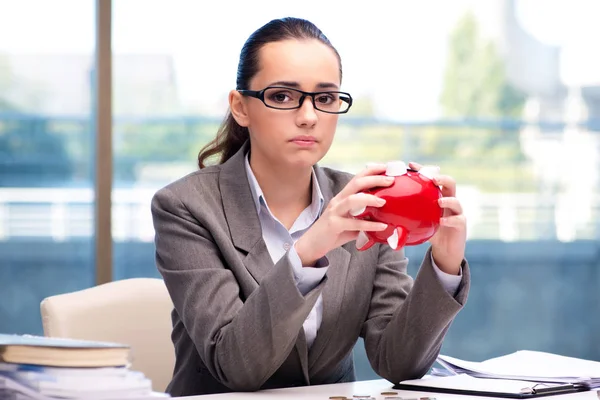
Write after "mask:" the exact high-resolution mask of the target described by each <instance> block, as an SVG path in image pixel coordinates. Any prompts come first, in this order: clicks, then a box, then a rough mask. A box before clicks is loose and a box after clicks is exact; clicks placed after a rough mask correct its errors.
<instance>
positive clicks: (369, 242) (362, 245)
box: [356, 231, 375, 251]
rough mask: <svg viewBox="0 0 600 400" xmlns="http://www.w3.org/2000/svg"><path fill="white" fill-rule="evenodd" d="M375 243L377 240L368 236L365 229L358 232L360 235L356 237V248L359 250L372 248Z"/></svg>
mask: <svg viewBox="0 0 600 400" xmlns="http://www.w3.org/2000/svg"><path fill="white" fill-rule="evenodd" d="M374 244H375V241H374V240H373V239H371V238H370V237H368V236H367V234H366V233H364V232H363V231H360V232H358V237H357V238H356V249H357V250H358V251H365V250H367V249H370V248H371V247H372V246H373V245H374Z"/></svg>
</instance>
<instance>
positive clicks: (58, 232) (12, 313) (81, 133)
mask: <svg viewBox="0 0 600 400" xmlns="http://www.w3.org/2000/svg"><path fill="white" fill-rule="evenodd" d="M94 16H95V11H94V2H93V1H89V0H87V1H81V0H70V1H69V0H58V1H52V2H45V1H32V0H25V1H18V2H14V1H9V0H1V1H0V332H4V333H12V332H18V333H36V334H39V333H41V331H42V324H41V319H40V314H39V303H40V301H41V300H42V299H43V298H44V297H46V296H49V295H53V294H56V293H61V292H67V291H72V290H77V289H81V288H85V287H89V286H91V285H93V284H94V257H93V237H94V221H93V219H94V209H93V207H94V190H93V179H92V176H93V158H94V129H93V122H92V118H91V116H92V115H93V114H94V111H93V103H94V102H93V97H94V93H93V89H92V88H93V85H92V79H93V75H94V40H95V37H94V36H95V34H94Z"/></svg>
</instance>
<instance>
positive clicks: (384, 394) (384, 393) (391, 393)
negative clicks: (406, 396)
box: [381, 392, 398, 396]
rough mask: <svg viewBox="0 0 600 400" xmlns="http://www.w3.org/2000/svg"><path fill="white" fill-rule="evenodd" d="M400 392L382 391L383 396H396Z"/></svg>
mask: <svg viewBox="0 0 600 400" xmlns="http://www.w3.org/2000/svg"><path fill="white" fill-rule="evenodd" d="M397 394H398V392H381V395H382V396H395V395H397Z"/></svg>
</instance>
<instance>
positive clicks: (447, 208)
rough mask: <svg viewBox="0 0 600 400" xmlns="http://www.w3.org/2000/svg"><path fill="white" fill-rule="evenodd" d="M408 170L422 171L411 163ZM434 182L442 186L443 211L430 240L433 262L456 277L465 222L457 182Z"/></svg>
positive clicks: (440, 178) (442, 179) (443, 178)
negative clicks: (457, 192)
mask: <svg viewBox="0 0 600 400" xmlns="http://www.w3.org/2000/svg"><path fill="white" fill-rule="evenodd" d="M409 166H410V168H412V169H414V170H417V171H418V170H419V169H421V167H422V165H420V164H417V163H413V162H411V163H409ZM433 182H434V183H435V184H436V185H438V186H441V190H442V198H440V199H439V204H440V207H442V209H443V210H444V212H443V215H442V218H440V227H439V229H438V231H437V232H436V233H435V235H433V237H432V238H431V239H429V242H430V243H431V252H432V255H433V260H434V261H435V264H436V265H437V266H438V268H439V269H440V270H442V271H444V272H446V273H448V274H453V275H458V273H459V272H460V266H461V263H462V261H463V259H464V258H465V246H466V243H467V220H466V218H465V215H464V214H463V209H462V206H461V204H460V201H458V199H457V198H456V197H455V196H456V181H455V180H454V179H453V178H452V177H450V176H447V175H436V176H434V177H433Z"/></svg>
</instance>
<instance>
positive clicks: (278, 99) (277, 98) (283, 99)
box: [271, 92, 291, 103]
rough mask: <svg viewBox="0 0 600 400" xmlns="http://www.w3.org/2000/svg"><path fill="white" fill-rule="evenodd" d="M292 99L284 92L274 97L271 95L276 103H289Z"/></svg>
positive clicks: (275, 94)
mask: <svg viewBox="0 0 600 400" xmlns="http://www.w3.org/2000/svg"><path fill="white" fill-rule="evenodd" d="M290 99H291V97H290V96H289V95H288V94H286V93H283V92H280V93H274V94H273V95H271V100H273V101H276V102H278V103H285V102H286V101H289V100H290Z"/></svg>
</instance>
